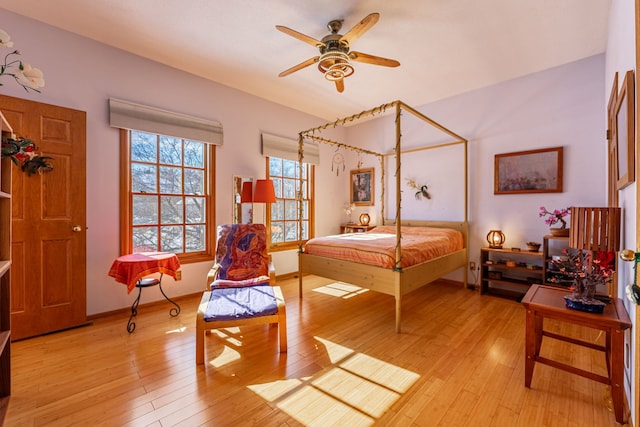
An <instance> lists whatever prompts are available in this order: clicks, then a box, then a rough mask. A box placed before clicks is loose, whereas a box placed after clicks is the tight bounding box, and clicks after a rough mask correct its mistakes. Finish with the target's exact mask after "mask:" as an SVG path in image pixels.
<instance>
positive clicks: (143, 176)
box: [131, 163, 158, 193]
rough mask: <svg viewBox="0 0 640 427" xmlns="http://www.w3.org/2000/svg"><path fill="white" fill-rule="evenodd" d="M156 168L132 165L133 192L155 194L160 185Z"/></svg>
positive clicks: (139, 164)
mask: <svg viewBox="0 0 640 427" xmlns="http://www.w3.org/2000/svg"><path fill="white" fill-rule="evenodd" d="M156 171H157V169H156V167H155V166H152V165H145V164H141V163H132V164H131V191H133V192H134V193H155V192H157V191H158V190H157V188H158V183H157V182H156V179H157V177H156Z"/></svg>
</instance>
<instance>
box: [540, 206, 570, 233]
mask: <svg viewBox="0 0 640 427" xmlns="http://www.w3.org/2000/svg"><path fill="white" fill-rule="evenodd" d="M570 213H571V210H570V208H563V209H554V210H553V211H548V210H547V208H545V207H544V206H540V212H538V216H539V217H540V218H543V217H547V218H546V219H545V220H544V222H545V223H546V224H547V225H550V226H551V225H555V224H557V223H560V227H559V228H558V227H550V228H549V231H550V232H551V235H552V236H562V237H567V236H569V229H568V228H567V221H566V220H565V219H564V218H565V217H567V216H569V214H570Z"/></svg>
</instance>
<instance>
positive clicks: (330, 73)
mask: <svg viewBox="0 0 640 427" xmlns="http://www.w3.org/2000/svg"><path fill="white" fill-rule="evenodd" d="M379 19H380V14H379V13H370V14H369V15H367V16H366V17H365V18H364V19H363V20H362V21H360V22H359V23H357V24H356V25H355V26H354V27H353V28H351V29H350V30H349V31H347V33H346V34H345V35H342V34H339V31H340V29H341V28H342V21H343V20H342V19H334V20H333V21H330V22H329V23H328V24H327V28H329V31H331V34H328V35H326V36H324V37H323V38H322V40H316V39H314V38H313V37H310V36H307V35H305V34H302V33H299V32H298V31H295V30H292V29H291V28H287V27H284V26H282V25H276V28H277V29H278V30H280V31H282V32H283V33H285V34H288V35H290V36H291V37H295V38H296V39H298V40H301V41H303V42H305V43H308V44H310V45H311V46H314V47H316V48H318V49H319V50H320V55H318V56H314V57H313V58H309V59H307V60H306V61H304V62H301V63H300V64H298V65H294V66H293V67H291V68H289V69H287V70H284V71H283V72H281V73H280V74H278V77H284V76H288V75H289V74H291V73H294V72H296V71H298V70H301V69H303V68H305V67H308V66H309V65H312V64H315V63H318V70H320V72H321V73H322V74H323V75H324V77H325V79H327V80H329V81H333V82H335V84H336V89H337V90H338V92H342V91H344V79H345V78H346V77H349V76H350V75H352V74H353V72H354V71H355V69H354V67H353V65H351V61H357V62H364V63H367V64H373V65H382V66H385V67H397V66H398V65H400V63H399V62H398V61H396V60H395V59H388V58H382V57H380V56H374V55H369V54H366V53H362V52H355V51H350V48H351V45H352V44H353V43H354V42H355V41H356V40H357V39H359V38H360V36H362V35H363V34H364V33H365V32H367V31H368V30H369V29H370V28H371V27H373V26H374V25H375V24H376V23H377V22H378V20H379Z"/></svg>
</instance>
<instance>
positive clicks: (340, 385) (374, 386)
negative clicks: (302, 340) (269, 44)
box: [249, 337, 420, 426]
mask: <svg viewBox="0 0 640 427" xmlns="http://www.w3.org/2000/svg"><path fill="white" fill-rule="evenodd" d="M314 338H315V339H316V340H317V341H318V348H321V349H322V348H323V349H324V351H326V352H327V355H328V357H329V360H331V366H329V367H327V368H325V369H323V370H321V371H318V372H317V374H315V375H313V376H311V377H304V378H291V379H286V380H277V381H272V382H269V383H264V384H254V385H251V386H249V389H250V390H252V391H253V392H254V393H256V394H258V395H259V396H261V397H262V398H263V399H265V400H267V401H269V402H273V403H275V404H276V405H277V407H278V408H280V409H281V410H283V411H285V412H286V413H287V414H289V415H290V416H291V417H293V418H295V419H296V420H298V421H299V422H300V423H302V424H304V425H323V426H324V425H353V426H369V425H373V424H374V423H375V422H376V419H378V418H379V417H381V416H382V415H383V414H384V413H385V412H386V411H387V410H388V409H389V408H390V407H391V406H392V405H393V404H394V403H395V402H396V401H397V400H398V399H399V398H400V397H401V396H402V394H403V393H406V392H407V391H408V390H409V389H410V388H411V386H412V385H413V384H415V382H416V381H417V380H418V378H420V375H418V374H416V373H415V372H411V371H409V370H407V369H404V368H401V367H398V366H395V365H393V364H391V363H388V362H385V361H383V360H380V359H377V358H375V357H371V356H369V355H366V354H362V353H359V352H356V351H355V350H353V349H350V348H348V347H345V346H343V345H340V344H337V343H334V342H331V341H329V340H326V339H323V338H320V337H314Z"/></svg>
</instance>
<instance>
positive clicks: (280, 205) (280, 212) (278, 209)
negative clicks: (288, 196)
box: [271, 200, 284, 221]
mask: <svg viewBox="0 0 640 427" xmlns="http://www.w3.org/2000/svg"><path fill="white" fill-rule="evenodd" d="M271 219H273V220H276V221H277V220H283V219H284V200H277V201H276V202H275V203H272V204H271Z"/></svg>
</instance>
